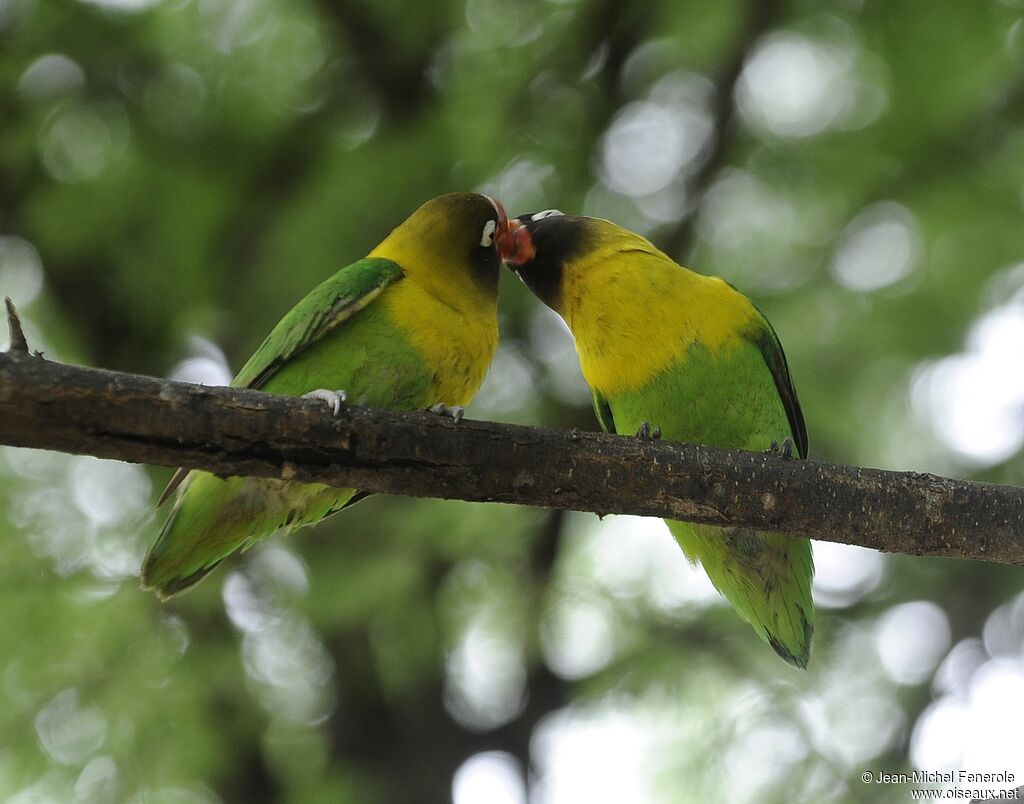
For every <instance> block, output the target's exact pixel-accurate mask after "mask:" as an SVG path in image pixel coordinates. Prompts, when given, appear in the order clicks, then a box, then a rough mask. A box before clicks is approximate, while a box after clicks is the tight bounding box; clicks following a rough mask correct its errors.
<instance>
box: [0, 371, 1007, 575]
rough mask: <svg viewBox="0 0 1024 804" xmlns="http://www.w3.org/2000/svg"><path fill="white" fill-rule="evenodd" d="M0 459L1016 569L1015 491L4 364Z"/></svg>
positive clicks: (618, 438) (732, 452) (736, 453)
mask: <svg viewBox="0 0 1024 804" xmlns="http://www.w3.org/2000/svg"><path fill="white" fill-rule="evenodd" d="M0 443H2V444H9V445H12V446H19V447H36V448H42V449H52V450H60V451H62V452H72V453H86V454H90V455H96V456H98V457H101V458H116V459H120V460H125V461H133V462H136V463H151V464H158V465H162V466H187V467H190V468H202V469H207V470H209V471H211V472H216V473H217V474H221V475H258V476H262V477H279V478H284V479H289V480H299V481H304V482H319V483H329V484H332V485H336V486H348V487H356V488H359V489H363V490H366V491H369V492H374V493H388V494H392V493H393V494H405V495H410V496H414V497H442V498H445V499H461V500H474V501H488V502H506V503H520V504H524V505H536V506H544V507H548V508H568V509H574V510H579V511H596V512H599V513H601V514H610V513H617V514H626V513H628V514H641V515H645V516H665V517H671V518H673V519H684V520H688V521H691V522H703V523H707V524H712V525H720V526H734V527H749V528H758V529H762V530H773V531H778V532H781V533H787V534H791V535H800V536H810V537H813V538H816V539H824V540H826V541H834V542H842V543H845V544H858V545H862V546H864V547H871V548H875V549H879V550H886V551H892V552H902V553H910V554H915V555H933V556H953V557H957V558H975V559H984V560H987V561H999V562H1003V563H1008V564H1024V538H1022V537H1024V489H1020V488H1016V487H1010V486H997V485H992V484H983V483H972V482H967V481H962V480H950V479H946V478H940V477H935V476H933V475H924V474H918V473H914V472H887V471H882V470H878V469H862V468H859V467H851V466H840V465H833V464H825V463H817V462H814V461H801V460H786V459H783V458H781V457H778V456H776V455H769V454H760V453H751V452H742V451H738V450H723V449H716V448H711V447H703V446H696V445H690V444H677V443H669V442H647V441H641V440H639V439H636V438H623V437H621V436H610V435H603V434H599V433H583V432H579V431H577V430H571V431H563V430H542V429H538V428H533V427H521V426H513V425H507V424H493V423H489V422H474V421H463V422H461V423H460V424H457V425H456V424H454V423H453V422H451V421H450V420H447V419H442V418H441V417H438V416H435V415H433V414H428V413H425V412H421V413H399V412H394V411H383V410H371V409H368V408H358V407H344V408H342V410H341V412H340V413H339V415H338V416H337V417H336V418H332V417H331V416H330V415H328V414H327V412H326V408H325V406H324V404H323V403H322V402H319V401H314V400H304V399H298V398H293V397H282V396H272V395H270V394H264V393H261V392H259V391H251V390H246V389H240V388H221V387H207V386H199V385H190V384H188V383H179V382H171V381H169V380H160V379H154V378H151V377H142V376H138V375H134V374H122V373H118V372H111V371H103V370H98V369H89V368H82V367H78V366H67V365H63V364H59V363H53V362H50V361H47V360H43V359H41V358H39V357H34V356H30V355H27V354H22V353H17V352H7V353H3V354H0Z"/></svg>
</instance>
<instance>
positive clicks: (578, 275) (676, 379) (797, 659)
mask: <svg viewBox="0 0 1024 804" xmlns="http://www.w3.org/2000/svg"><path fill="white" fill-rule="evenodd" d="M499 254H500V256H501V257H502V259H503V260H504V261H505V263H506V264H507V265H508V266H509V267H510V268H511V269H512V270H513V271H515V272H516V273H517V274H518V275H519V277H520V278H521V279H522V280H523V281H524V282H525V283H526V285H527V286H528V287H529V288H530V289H531V290H532V291H533V292H534V293H535V294H536V295H537V296H538V297H539V298H540V300H541V301H543V302H544V303H545V304H547V305H548V306H549V307H551V308H552V309H553V310H554V311H555V312H557V313H558V314H559V315H561V316H562V318H563V319H564V320H565V322H566V324H568V326H569V329H570V330H572V334H573V336H574V338H575V340H576V349H577V351H578V352H579V359H580V368H581V369H582V371H583V376H584V378H586V381H587V383H588V384H589V385H590V389H591V391H592V393H593V399H594V410H595V411H596V413H597V418H598V421H599V422H600V424H601V427H602V428H603V429H604V430H606V431H607V432H611V433H625V434H633V433H638V434H644V435H647V434H649V433H650V427H651V426H654V427H656V428H660V430H661V433H662V434H663V435H664V437H665V438H668V439H672V440H674V441H683V442H689V443H697V444H706V445H713V446H720V447H734V448H738V449H746V450H758V451H759V450H765V449H772V448H773V445H775V446H776V447H778V445H785V447H784V448H783V451H788V450H789V449H791V446H792V444H795V445H796V449H797V451H798V454H799V456H800V457H801V458H804V457H806V456H807V429H806V427H805V425H804V419H803V414H802V413H801V411H800V403H799V402H798V401H797V397H796V391H795V390H794V388H793V381H792V379H791V378H790V374H789V368H788V366H787V365H786V357H785V355H784V354H783V352H782V346H781V344H780V343H779V339H778V337H777V336H776V334H775V332H774V330H772V327H771V325H770V324H769V323H768V321H767V320H766V319H765V318H764V316H763V315H762V314H761V313H760V311H758V309H757V308H756V307H755V306H754V305H753V304H752V303H751V302H750V300H749V299H747V298H746V297H745V296H743V295H742V294H741V293H739V292H738V291H737V290H736V289H735V288H733V287H732V286H731V285H729V284H728V283H727V282H725V281H723V280H721V279H719V278H717V277H709V276H702V275H701V274H697V273H694V272H693V271H689V270H687V269H686V268H683V267H682V266H681V265H678V264H677V263H675V262H673V261H672V259H670V258H669V257H668V256H667V255H666V254H664V253H663V252H661V251H659V250H658V249H657V248H655V247H654V246H653V245H652V244H651V243H650V242H648V241H647V240H645V239H644V238H643V237H641V236H639V235H637V234H634V233H632V232H629V231H626V230H625V229H622V228H621V227H619V226H616V225H615V224H613V223H610V222H609V221H605V220H599V219H596V218H585V217H576V216H571V215H563V214H562V213H560V212H558V211H557V210H546V211H544V212H537V213H533V214H532V215H523V216H521V217H520V218H518V219H517V220H514V221H512V222H511V224H510V229H509V231H508V233H507V234H505V235H504V236H503V238H502V241H501V243H499ZM667 524H668V527H669V530H670V531H671V532H672V535H673V536H674V537H675V539H676V541H677V542H678V543H679V546H680V547H681V548H682V550H683V552H684V553H685V554H686V556H687V558H689V559H690V561H691V562H700V563H701V564H702V565H703V566H704V569H705V571H706V572H707V574H708V576H709V577H710V578H711V581H712V583H714V585H715V587H716V588H717V589H718V590H719V591H720V592H721V593H722V594H723V595H724V596H725V598H726V599H727V600H728V601H729V602H730V603H731V604H732V605H733V607H734V608H735V609H736V611H737V612H738V613H739V615H740V616H741V617H742V618H743V619H744V620H746V621H747V622H749V623H750V624H751V625H752V626H753V627H754V630H755V631H756V632H757V633H758V635H759V636H760V637H761V638H762V639H763V640H765V641H766V642H767V643H768V644H769V645H771V647H772V648H774V649H775V652H776V653H778V654H779V656H781V657H782V658H783V659H785V660H786V661H787V662H789V663H790V664H792V665H795V666H796V667H799V668H805V667H806V666H807V661H808V658H809V655H810V644H811V634H812V632H813V630H814V606H813V604H812V602H811V579H812V577H813V575H814V564H813V561H812V559H811V544H810V542H809V541H808V540H807V539H797V538H791V537H788V536H783V535H781V534H777V533H761V532H757V531H753V530H748V529H744V528H719V527H711V526H706V525H695V524H689V523H686V522H668V523H667Z"/></svg>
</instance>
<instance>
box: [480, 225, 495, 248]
mask: <svg viewBox="0 0 1024 804" xmlns="http://www.w3.org/2000/svg"><path fill="white" fill-rule="evenodd" d="M497 228H498V222H497V221H496V220H489V221H487V223H485V224H484V233H483V234H482V235H481V236H480V245H481V246H493V245H494V232H495V230H497Z"/></svg>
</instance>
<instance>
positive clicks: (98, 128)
mask: <svg viewBox="0 0 1024 804" xmlns="http://www.w3.org/2000/svg"><path fill="white" fill-rule="evenodd" d="M129 139H130V127H129V123H128V115H127V113H126V112H125V110H124V107H123V106H121V105H120V104H119V103H116V102H106V103H102V104H92V105H87V104H82V103H79V102H78V101H73V100H71V99H69V100H68V101H65V102H63V103H62V104H61V105H60V106H58V108H57V109H56V110H54V112H53V114H52V115H51V116H50V117H49V118H48V120H47V125H46V128H45V130H44V131H43V134H42V136H41V137H40V139H39V145H38V147H39V153H40V157H41V158H42V161H43V166H44V167H45V168H46V171H47V173H49V174H50V176H52V177H53V178H54V179H56V180H57V181H60V182H68V183H75V182H83V181H90V180H92V179H95V178H97V177H98V176H99V175H100V174H101V173H103V171H105V170H106V169H107V168H108V167H109V166H110V165H111V164H112V163H113V162H115V161H116V160H117V159H119V158H120V157H121V156H122V155H123V154H124V152H125V151H126V150H127V148H128V142H129Z"/></svg>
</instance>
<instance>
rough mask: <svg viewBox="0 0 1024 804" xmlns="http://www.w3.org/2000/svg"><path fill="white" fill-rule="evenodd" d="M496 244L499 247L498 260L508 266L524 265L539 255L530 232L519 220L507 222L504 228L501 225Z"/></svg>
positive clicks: (514, 219)
mask: <svg viewBox="0 0 1024 804" xmlns="http://www.w3.org/2000/svg"><path fill="white" fill-rule="evenodd" d="M494 242H495V243H496V244H497V246H498V258H499V259H500V260H501V261H502V262H504V263H505V264H506V265H510V266H518V265H524V264H526V263H528V262H529V261H530V260H532V259H533V258H534V257H535V256H536V255H537V249H536V247H535V246H534V245H533V238H532V237H530V232H529V231H528V230H527V228H526V227H525V226H523V224H522V223H520V222H519V219H518V218H513V219H512V220H510V221H508V220H506V221H505V226H504V227H502V225H501V224H500V223H499V224H498V233H497V236H496V237H495V239H494Z"/></svg>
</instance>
